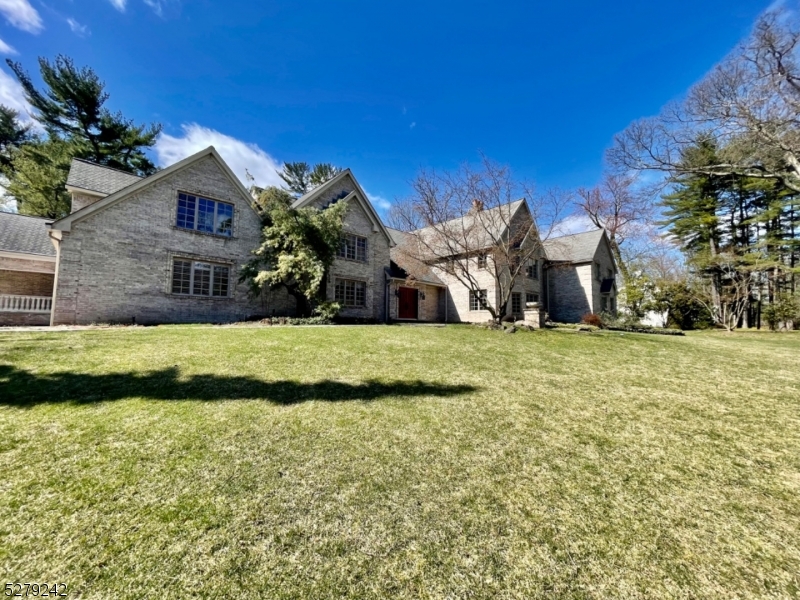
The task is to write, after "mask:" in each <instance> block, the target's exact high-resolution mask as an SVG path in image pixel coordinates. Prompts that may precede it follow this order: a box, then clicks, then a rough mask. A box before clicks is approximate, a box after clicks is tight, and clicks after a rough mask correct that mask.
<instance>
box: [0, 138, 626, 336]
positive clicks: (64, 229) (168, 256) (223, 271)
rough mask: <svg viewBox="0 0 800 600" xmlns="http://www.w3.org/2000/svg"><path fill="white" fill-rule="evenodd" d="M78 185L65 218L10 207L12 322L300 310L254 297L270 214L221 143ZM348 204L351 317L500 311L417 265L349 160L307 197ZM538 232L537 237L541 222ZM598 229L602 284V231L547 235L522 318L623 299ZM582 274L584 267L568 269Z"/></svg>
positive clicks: (1, 245) (74, 174) (515, 214)
mask: <svg viewBox="0 0 800 600" xmlns="http://www.w3.org/2000/svg"><path fill="white" fill-rule="evenodd" d="M67 189H68V190H69V191H70V193H71V194H72V212H71V213H70V214H69V215H68V216H66V217H64V218H62V219H59V220H57V221H54V222H49V221H47V220H44V219H38V218H34V217H25V216H21V215H16V214H10V213H0V325H4V324H7V325H8V324H46V323H47V322H48V321H49V323H50V324H53V325H60V324H91V323H133V322H135V323H139V324H150V323H198V322H231V321H237V320H242V319H247V318H250V317H254V316H268V315H294V314H295V301H294V299H293V298H292V297H291V296H289V295H288V294H287V293H286V292H285V290H278V291H274V292H265V293H264V294H262V295H261V296H260V297H259V298H254V297H252V296H251V295H250V294H249V293H248V289H247V285H246V284H245V283H241V282H239V271H240V269H241V267H242V265H244V264H245V263H246V262H247V261H248V260H249V259H250V258H251V257H252V251H253V250H254V249H256V248H257V247H258V246H259V244H260V238H261V219H260V217H259V215H258V214H257V212H256V210H255V209H254V207H253V203H252V198H251V196H250V194H249V193H248V191H247V190H246V189H245V188H244V187H243V186H242V184H241V182H240V181H239V180H238V179H237V178H236V176H235V175H234V174H233V173H232V172H231V170H230V168H229V167H228V166H227V165H226V164H225V162H224V161H223V159H222V158H221V157H220V156H219V154H218V153H217V152H216V150H215V149H214V148H213V147H209V148H207V149H205V150H203V151H201V152H198V153H197V154H195V155H193V156H190V157H188V158H186V159H184V160H182V161H180V162H178V163H176V164H174V165H172V166H170V167H167V168H165V169H163V170H161V171H158V172H157V173H156V174H154V175H152V176H150V177H146V178H141V177H137V176H135V175H131V174H130V173H125V172H122V171H117V170H115V169H111V168H108V167H104V166H100V165H97V164H94V163H90V162H87V161H82V160H77V159H76V160H73V162H72V165H71V169H70V173H69V177H68V180H67ZM336 202H346V203H347V206H348V209H347V211H346V213H345V217H344V227H343V229H344V235H343V240H342V246H341V248H340V251H339V255H338V256H337V258H336V259H335V261H334V264H333V265H332V267H331V268H330V270H329V273H328V274H327V279H326V280H325V282H324V295H325V297H326V298H327V299H328V300H335V301H337V302H339V303H340V304H341V305H342V311H341V315H342V316H343V317H346V318H353V319H361V320H368V321H375V322H387V321H404V320H405V321H431V322H458V321H472V322H476V321H485V320H486V319H488V318H489V313H488V312H487V311H485V310H483V309H482V307H481V305H480V299H479V298H477V297H476V295H475V294H472V293H470V292H469V291H468V290H467V289H466V288H465V287H464V286H463V285H461V284H460V283H459V282H457V281H454V280H452V279H451V278H448V276H447V275H446V274H445V273H444V272H442V270H441V269H437V268H436V265H428V266H423V268H419V265H416V266H415V268H414V269H413V272H414V274H413V277H412V276H410V275H409V272H410V271H411V270H412V269H410V265H409V264H407V262H404V261H406V260H407V258H406V257H404V255H403V253H402V252H400V250H401V249H402V247H403V245H404V244H406V243H408V241H409V239H410V237H412V236H410V235H409V234H408V233H404V232H401V231H398V230H394V229H389V228H387V227H386V226H385V225H384V224H383V222H382V220H381V218H380V216H379V215H378V213H377V212H376V211H375V209H374V207H373V206H372V204H371V203H370V201H369V198H368V197H367V195H366V194H365V193H364V190H363V189H362V188H361V186H360V185H359V184H358V182H357V181H356V179H355V177H354V176H353V174H352V172H351V171H350V170H349V169H346V170H344V171H342V172H341V173H339V174H338V175H337V176H336V177H334V178H333V179H331V180H330V181H328V182H326V183H325V184H323V185H322V186H320V187H318V188H316V189H314V190H313V191H311V192H309V193H308V194H306V195H304V196H302V197H300V198H298V199H297V200H296V201H295V202H294V203H293V207H294V208H302V207H309V206H314V207H318V208H324V207H326V206H329V205H330V204H333V203H336ZM497 210H501V211H506V212H505V213H503V214H505V215H506V216H507V217H508V220H509V222H510V223H514V222H516V220H517V219H520V218H522V217H525V216H528V217H529V216H530V210H529V208H528V205H527V203H526V202H525V201H524V200H520V201H517V202H514V203H511V204H508V205H504V206H503V207H498V209H497ZM488 213H489V211H487V214H488ZM531 231H532V232H533V235H535V227H532V228H531ZM586 235H589V236H590V237H591V240H594V250H592V252H593V254H592V255H591V256H592V258H591V259H590V261H594V262H596V263H597V264H598V265H600V266H599V267H597V268H599V269H600V271H598V272H599V273H601V275H602V277H601V278H600V279H598V280H597V286H595V285H594V284H595V281H594V280H593V279H591V277H590V276H587V275H586V274H585V273H584V270H585V269H584V267H585V266H586V264H588V263H586V262H585V261H583V259H584V258H585V256H584V254H586V252H588V250H587V248H588V247H589V246H591V243H590V238H586V242H585V243H583V242H582V243H580V244H577V243H573V242H567V243H566V244H562V245H561V246H558V245H557V246H552V245H551V244H550V242H547V243H545V244H544V245H541V244H539V245H540V247H541V248H542V252H540V253H539V254H538V255H537V258H536V260H533V261H531V264H530V265H527V266H526V271H525V273H526V276H525V277H521V278H519V280H518V281H517V283H516V286H515V288H514V290H513V294H512V298H511V302H510V303H509V307H510V310H512V311H513V312H514V313H515V315H517V316H519V317H521V316H522V312H523V308H522V307H524V306H525V305H526V304H532V303H540V305H541V306H542V307H543V308H546V309H547V310H549V311H550V312H551V314H553V315H554V316H557V318H559V319H562V320H578V319H580V316H582V315H583V314H584V313H585V312H588V311H589V310H588V309H586V307H587V306H591V309H592V310H594V312H599V310H600V305H601V304H602V302H606V303H609V304H608V308H609V310H613V309H614V308H615V305H613V302H615V300H614V298H615V294H616V288H615V287H614V286H613V282H612V283H611V287H610V288H609V289H608V290H607V289H606V288H607V287H608V281H607V278H606V277H605V275H606V274H607V271H608V269H609V268H610V269H612V270H613V269H614V263H613V258H612V257H611V255H610V253H609V254H608V255H607V256H606V255H605V254H603V248H605V246H603V243H602V240H603V239H605V235H604V234H603V232H599V233H594V232H593V233H592V234H586ZM571 237H575V236H571ZM531 239H533V238H531ZM559 239H562V240H566V239H567V238H559ZM580 239H581V240H583V239H584V238H580ZM605 241H606V245H607V239H606V240H605ZM537 242H538V240H537ZM559 248H561V249H562V250H563V251H562V252H561V253H558V252H559V250H558V249H559ZM564 248H566V249H564ZM578 251H579V252H578ZM551 254H552V256H551ZM474 260H475V261H476V264H475V267H476V270H477V271H478V272H479V275H478V277H482V278H483V279H485V284H486V286H485V291H484V290H482V293H483V294H485V295H484V296H483V297H484V298H496V295H497V290H496V289H495V286H494V281H493V279H492V277H491V276H490V274H489V272H488V270H487V271H485V272H481V265H480V262H479V261H480V260H481V257H478V256H476V257H475V258H474ZM570 270H572V272H574V274H573V275H570V276H568V275H567V273H568V272H571V271H570ZM587 286H588V287H587ZM595 287H596V288H597V289H595ZM575 298H578V300H575ZM580 298H584V299H585V302H583V301H582V300H580ZM582 302H583V304H582ZM559 303H562V304H563V307H562V306H559ZM12 305H13V307H15V308H14V309H13V310H14V312H13V313H12V312H11V311H10V310H9V309H8V307H9V306H12ZM579 305H580V306H579ZM595 305H596V306H595ZM51 306H52V309H51ZM4 307H6V308H4ZM33 309H36V310H33ZM36 311H38V312H36Z"/></svg>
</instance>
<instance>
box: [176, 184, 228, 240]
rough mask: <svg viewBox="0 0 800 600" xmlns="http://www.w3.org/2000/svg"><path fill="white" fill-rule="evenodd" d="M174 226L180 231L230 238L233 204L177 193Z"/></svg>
mask: <svg viewBox="0 0 800 600" xmlns="http://www.w3.org/2000/svg"><path fill="white" fill-rule="evenodd" d="M175 226H176V227H178V228H180V229H189V230H192V231H199V232H201V233H210V234H212V235H221V236H225V237H231V236H232V235H233V204H228V203H227V202H220V201H219V200H209V199H208V198H203V197H202V196H195V195H193V194H185V193H183V192H179V193H178V213H177V218H176V220H175Z"/></svg>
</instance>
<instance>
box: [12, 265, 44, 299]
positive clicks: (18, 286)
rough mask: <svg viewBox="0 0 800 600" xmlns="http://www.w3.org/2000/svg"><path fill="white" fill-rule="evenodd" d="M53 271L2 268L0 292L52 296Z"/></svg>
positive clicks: (17, 294)
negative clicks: (8, 269) (34, 271)
mask: <svg viewBox="0 0 800 600" xmlns="http://www.w3.org/2000/svg"><path fill="white" fill-rule="evenodd" d="M54 277H55V276H54V275H53V274H52V273H30V272H25V271H6V270H2V269H0V294H14V295H15V296H52V295H53V279H54Z"/></svg>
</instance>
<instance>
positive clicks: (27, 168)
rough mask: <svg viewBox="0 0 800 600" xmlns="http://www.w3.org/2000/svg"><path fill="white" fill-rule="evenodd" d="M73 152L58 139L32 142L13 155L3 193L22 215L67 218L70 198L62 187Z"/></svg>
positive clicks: (67, 144)
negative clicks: (13, 200) (5, 193)
mask: <svg viewBox="0 0 800 600" xmlns="http://www.w3.org/2000/svg"><path fill="white" fill-rule="evenodd" d="M73 152H74V148H72V146H71V145H70V144H69V142H65V141H62V140H58V139H51V140H46V141H42V140H35V141H31V142H28V143H27V144H24V145H23V146H21V147H20V148H18V149H17V150H15V151H14V153H13V155H12V159H11V165H10V169H11V171H12V172H13V176H11V177H9V182H8V184H7V185H6V189H7V192H8V194H9V195H11V196H13V197H14V198H16V200H17V210H18V211H19V212H20V213H21V214H23V215H35V216H39V217H48V218H51V219H60V218H61V217H64V216H66V215H68V214H69V210H70V196H69V193H68V192H67V190H66V189H65V187H64V182H65V181H66V180H67V174H68V173H69V166H70V162H71V161H72V156H73Z"/></svg>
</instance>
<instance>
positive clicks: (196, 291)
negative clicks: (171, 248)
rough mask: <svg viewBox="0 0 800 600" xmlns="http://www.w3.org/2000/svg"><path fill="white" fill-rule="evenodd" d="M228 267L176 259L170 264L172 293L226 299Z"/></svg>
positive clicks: (228, 279)
mask: <svg viewBox="0 0 800 600" xmlns="http://www.w3.org/2000/svg"><path fill="white" fill-rule="evenodd" d="M229 281H230V267H228V266H225V265H214V264H211V263H207V262H200V261H192V260H186V259H183V258H176V259H175V260H174V261H173V262H172V293H173V294H181V295H186V296H216V297H220V298H226V297H227V296H228V287H229Z"/></svg>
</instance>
